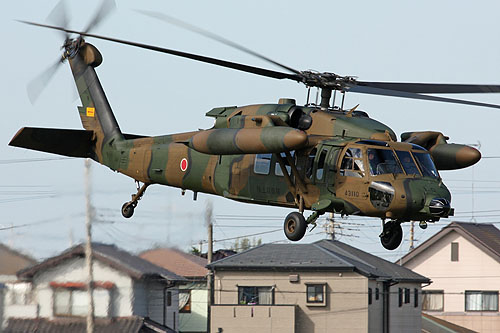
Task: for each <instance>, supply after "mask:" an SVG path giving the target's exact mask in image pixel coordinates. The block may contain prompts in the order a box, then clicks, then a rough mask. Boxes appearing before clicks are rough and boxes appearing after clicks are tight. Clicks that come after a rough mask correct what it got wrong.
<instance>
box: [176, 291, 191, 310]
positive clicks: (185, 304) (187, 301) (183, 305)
mask: <svg viewBox="0 0 500 333" xmlns="http://www.w3.org/2000/svg"><path fill="white" fill-rule="evenodd" d="M179 313H191V290H179Z"/></svg>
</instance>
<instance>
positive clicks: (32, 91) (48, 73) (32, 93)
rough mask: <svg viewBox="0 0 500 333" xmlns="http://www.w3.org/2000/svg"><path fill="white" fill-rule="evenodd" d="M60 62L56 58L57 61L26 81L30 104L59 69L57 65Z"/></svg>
mask: <svg viewBox="0 0 500 333" xmlns="http://www.w3.org/2000/svg"><path fill="white" fill-rule="evenodd" d="M61 64H62V62H61V60H57V62H55V63H54V64H52V65H51V66H49V67H48V68H47V69H45V70H44V71H43V72H41V73H40V74H38V76H37V77H35V78H34V79H33V80H31V81H30V83H28V86H27V87H26V90H27V92H28V98H29V100H30V102H31V104H34V103H35V102H36V100H37V99H38V97H39V96H40V94H41V93H42V91H43V90H44V89H45V87H47V84H48V83H49V82H50V80H51V79H52V77H54V74H55V73H56V71H57V70H58V69H59V67H60V66H59V65H61Z"/></svg>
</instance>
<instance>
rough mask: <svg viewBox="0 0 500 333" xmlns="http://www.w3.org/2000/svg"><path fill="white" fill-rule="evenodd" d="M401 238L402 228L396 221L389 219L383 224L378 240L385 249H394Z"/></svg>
mask: <svg viewBox="0 0 500 333" xmlns="http://www.w3.org/2000/svg"><path fill="white" fill-rule="evenodd" d="M402 240H403V228H401V224H400V223H399V222H396V221H390V222H387V223H385V224H384V230H383V231H382V234H381V235H380V242H381V243H382V246H383V247H385V248H386V249H387V250H395V249H397V248H398V246H399V244H401V241H402Z"/></svg>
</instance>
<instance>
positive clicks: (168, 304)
mask: <svg viewBox="0 0 500 333" xmlns="http://www.w3.org/2000/svg"><path fill="white" fill-rule="evenodd" d="M167 306H172V292H171V291H167Z"/></svg>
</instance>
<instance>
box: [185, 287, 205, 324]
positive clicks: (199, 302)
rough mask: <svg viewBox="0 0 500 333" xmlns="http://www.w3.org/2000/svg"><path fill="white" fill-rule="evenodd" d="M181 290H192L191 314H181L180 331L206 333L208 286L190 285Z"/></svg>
mask: <svg viewBox="0 0 500 333" xmlns="http://www.w3.org/2000/svg"><path fill="white" fill-rule="evenodd" d="M181 289H190V290H191V313H179V330H180V331H185V332H206V331H207V315H208V311H207V309H208V290H207V284H206V283H205V282H203V283H190V284H187V285H185V286H182V287H181Z"/></svg>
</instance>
